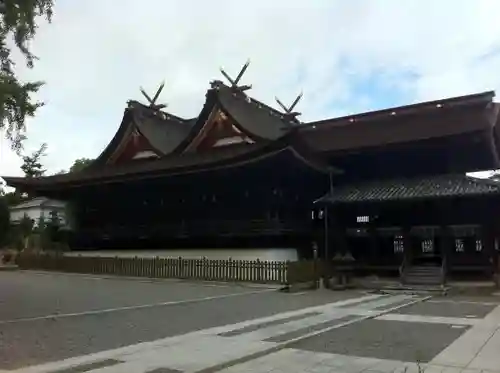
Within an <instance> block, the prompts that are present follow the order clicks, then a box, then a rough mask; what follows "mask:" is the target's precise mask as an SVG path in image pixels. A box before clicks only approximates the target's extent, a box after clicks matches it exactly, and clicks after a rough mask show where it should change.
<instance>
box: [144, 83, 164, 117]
mask: <svg viewBox="0 0 500 373" xmlns="http://www.w3.org/2000/svg"><path fill="white" fill-rule="evenodd" d="M164 87H165V81H163V82H162V83H161V84H160V87H158V90H157V91H156V93H155V95H154V96H153V98H151V97H150V96H149V95H148V94H147V93H146V91H145V90H144V89H143V88H142V87H141V88H140V90H141V93H142V94H143V95H144V97H146V100H148V102H149V107H150V108H151V109H153V110H155V111H157V110H161V109H164V108H166V107H167V104H157V103H156V100H158V97H160V93H161V91H162V90H163V88H164Z"/></svg>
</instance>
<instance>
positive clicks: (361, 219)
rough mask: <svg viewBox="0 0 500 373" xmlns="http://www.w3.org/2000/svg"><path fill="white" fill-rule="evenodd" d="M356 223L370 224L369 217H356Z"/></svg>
mask: <svg viewBox="0 0 500 373" xmlns="http://www.w3.org/2000/svg"><path fill="white" fill-rule="evenodd" d="M356 222H357V223H369V222H370V217H369V216H367V215H365V216H356Z"/></svg>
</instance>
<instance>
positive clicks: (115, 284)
mask: <svg viewBox="0 0 500 373" xmlns="http://www.w3.org/2000/svg"><path fill="white" fill-rule="evenodd" d="M9 276H12V277H6V278H5V277H3V275H1V274H0V284H2V285H0V298H2V297H3V296H5V294H10V295H8V296H9V297H11V295H12V294H13V293H12V292H13V291H14V290H15V289H17V293H18V295H15V296H13V298H14V299H15V302H13V303H12V304H10V306H8V307H11V309H10V310H8V311H4V315H7V316H5V317H3V319H1V318H0V372H2V371H1V369H14V368H19V369H18V370H16V372H25V373H42V372H46V373H55V372H58V373H77V372H94V373H97V372H99V373H113V372H135V373H141V372H147V373H153V372H156V373H161V372H164V373H179V372H186V373H187V372H193V373H194V372H199V373H201V372H205V373H209V372H215V371H220V372H224V373H243V372H273V373H279V372H292V373H293V372H310V373H322V372H325V373H326V372H335V373H361V372H366V373H377V372H378V373H386V372H387V373H388V372H396V373H400V372H402V371H403V369H405V368H406V369H407V371H408V373H413V372H417V371H418V368H419V366H420V368H425V369H426V372H429V373H461V372H464V373H480V372H481V373H492V372H496V373H500V354H499V353H498V352H499V351H500V297H490V298H480V299H478V298H467V297H461V298H430V297H424V296H416V295H407V294H391V295H380V294H366V293H361V292H329V291H317V292H305V293H298V294H282V293H277V292H276V291H270V290H269V289H264V288H245V287H235V286H208V284H193V283H185V282H168V281H167V282H162V283H159V282H156V283H146V282H144V283H143V282H138V281H136V280H109V279H104V280H93V279H91V278H88V277H82V276H69V275H37V274H33V273H17V274H15V275H13V274H11V273H10V274H9ZM3 280H5V281H3ZM4 282H7V283H9V282H10V284H11V286H12V287H13V288H14V289H13V288H9V287H6V286H5V283H4ZM89 282H92V283H93V284H95V285H90V284H89ZM63 283H64V284H63ZM68 283H71V284H72V285H73V286H68ZM59 284H61V285H59ZM16 286H17V288H16ZM94 286H95V287H99V288H100V290H97V294H99V296H102V297H104V298H106V299H104V300H103V305H105V306H106V307H107V308H101V309H100V308H99V307H98V306H99V300H98V299H97V300H96V299H93V300H92V301H91V303H90V306H89V308H85V304H84V302H83V301H80V303H79V304H80V305H81V308H80V309H79V310H77V309H76V306H75V305H74V304H73V305H71V304H70V300H72V299H76V298H78V297H79V291H75V289H79V288H80V287H81V289H82V297H83V298H84V299H89V300H90V299H91V298H93V296H92V293H93V289H94ZM214 288H215V290H214ZM43 289H49V290H50V291H48V294H49V295H51V296H50V297H49V299H63V298H65V296H67V297H68V298H69V300H68V301H67V302H66V303H65V302H62V303H59V304H58V303H56V304H54V305H52V306H51V305H50V304H45V303H43V302H44V300H43V299H44V297H43V296H41V295H38V296H37V295H35V297H36V300H37V302H42V304H41V305H40V306H37V305H36V304H34V303H32V302H31V301H30V300H29V299H28V300H26V299H27V298H25V299H24V301H23V300H22V299H23V298H22V295H23V294H24V295H25V296H27V295H29V294H32V293H33V294H35V293H38V292H40V291H41V290H43ZM69 289H73V290H72V291H69ZM129 289H133V290H129ZM205 289H206V293H205ZM64 291H68V293H67V294H66V293H64ZM132 291H136V292H141V293H142V294H140V295H139V294H136V293H134V292H132ZM2 292H7V293H4V294H2ZM9 292H10V293H9ZM115 292H118V294H115V295H113V293H115ZM120 292H123V293H126V294H128V297H130V298H135V300H136V301H137V302H135V303H134V301H133V300H127V297H126V296H124V295H123V293H120ZM70 293H71V294H70ZM174 294H175V295H174ZM170 299H175V300H173V301H171V300H170ZM138 300H139V301H141V302H144V303H139V302H138ZM152 301H154V302H156V303H151V302H152ZM16 302H17V303H16ZM5 304H6V303H5ZM62 304H64V306H62ZM14 307H21V308H22V309H21V310H20V313H21V314H22V315H23V316H22V317H23V319H15V318H12V314H15V311H16V310H15V309H14ZM51 307H52V308H51ZM72 307H73V308H72ZM24 308H28V310H25V309H24ZM29 308H33V309H31V310H29ZM54 309H57V310H59V315H57V314H54ZM68 310H72V312H73V314H65V313H62V312H63V311H64V312H68ZM42 311H43V312H46V314H42ZM47 315H48V316H47ZM46 316H47V317H46ZM1 320H3V321H1ZM33 338H34V340H35V342H32V339H33ZM61 359H63V360H61ZM57 360H59V361H57ZM417 362H418V365H417ZM34 364H36V365H34ZM28 365H31V366H29V367H27V366H28Z"/></svg>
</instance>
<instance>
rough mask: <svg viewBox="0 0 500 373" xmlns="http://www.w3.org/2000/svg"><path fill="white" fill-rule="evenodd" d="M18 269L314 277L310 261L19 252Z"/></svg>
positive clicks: (275, 279) (280, 280)
mask: <svg viewBox="0 0 500 373" xmlns="http://www.w3.org/2000/svg"><path fill="white" fill-rule="evenodd" d="M17 264H18V265H19V267H20V268H21V269H32V270H47V271H60V272H73V273H86V274H100V275H118V276H137V277H150V278H178V279H192V280H208V281H227V282H230V281H234V282H253V283H267V284H283V285H289V284H293V283H297V282H301V281H309V280H310V279H312V278H315V276H316V275H315V274H314V272H313V271H314V266H313V263H312V262H307V261H304V262H302V261H299V262H284V261H261V260H231V259H228V260H213V259H183V258H158V257H157V258H138V257H135V258H119V257H108V258H106V257H84V256H63V255H35V254H22V255H19V256H18V258H17Z"/></svg>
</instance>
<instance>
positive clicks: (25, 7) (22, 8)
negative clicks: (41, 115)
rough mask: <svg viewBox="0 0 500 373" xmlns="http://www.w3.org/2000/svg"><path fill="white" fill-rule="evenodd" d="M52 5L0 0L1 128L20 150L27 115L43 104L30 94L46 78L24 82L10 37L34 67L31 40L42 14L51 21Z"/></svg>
mask: <svg viewBox="0 0 500 373" xmlns="http://www.w3.org/2000/svg"><path fill="white" fill-rule="evenodd" d="M53 5H54V0H0V66H1V68H0V129H5V134H6V138H7V140H8V141H10V143H11V146H12V149H14V150H15V151H16V152H17V153H18V154H19V152H20V151H21V149H22V143H23V140H24V139H25V138H26V136H25V131H26V123H25V120H26V117H32V116H34V115H35V112H36V110H37V109H38V108H39V107H41V106H42V105H43V103H41V102H37V101H33V99H32V97H31V94H33V93H36V92H37V91H38V89H39V88H40V86H41V85H42V84H43V82H23V81H21V80H20V79H19V78H18V77H17V75H16V73H15V71H14V67H15V64H14V62H13V61H12V51H11V49H12V48H11V47H12V44H11V43H10V41H11V40H13V41H14V45H15V47H17V48H18V49H19V50H20V51H21V53H22V54H23V56H24V58H25V60H26V64H27V66H28V67H29V68H32V67H33V63H34V61H35V60H36V56H34V55H33V54H32V53H31V52H30V50H29V42H30V41H31V40H32V39H33V38H34V36H35V34H36V30H37V19H38V18H39V17H44V18H46V19H47V20H48V21H49V22H50V20H51V17H52V7H53Z"/></svg>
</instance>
